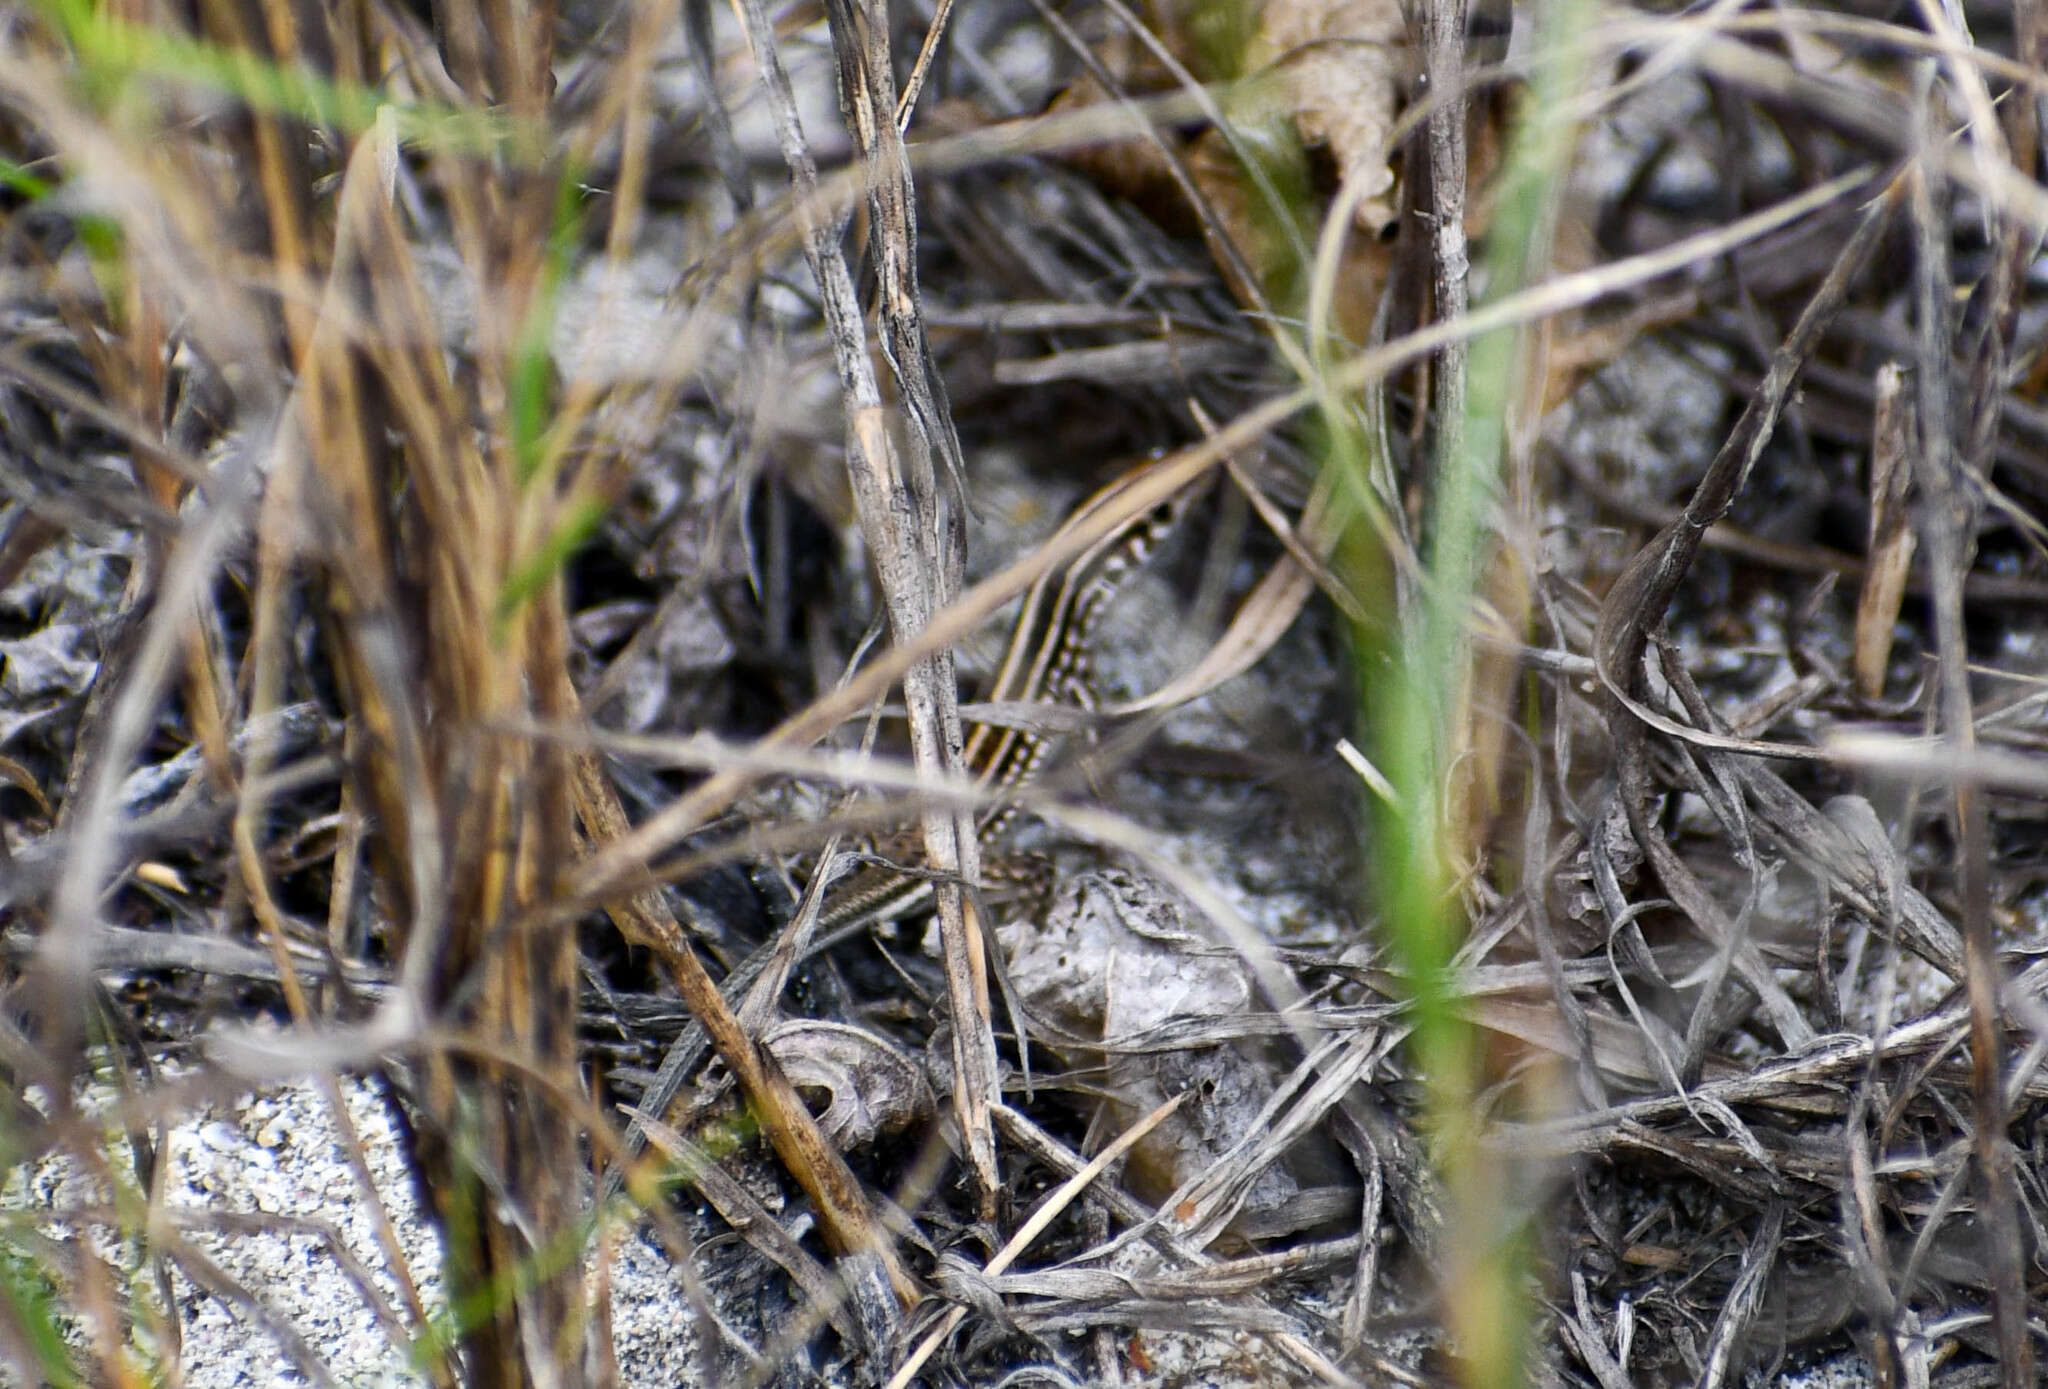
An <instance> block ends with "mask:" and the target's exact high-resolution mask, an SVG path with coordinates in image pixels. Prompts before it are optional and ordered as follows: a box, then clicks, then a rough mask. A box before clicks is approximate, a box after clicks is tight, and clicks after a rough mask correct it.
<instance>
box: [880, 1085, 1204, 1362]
mask: <svg viewBox="0 0 2048 1389" xmlns="http://www.w3.org/2000/svg"><path fill="white" fill-rule="evenodd" d="M1186 1099H1187V1096H1186V1095H1184V1094H1183V1095H1175V1096H1174V1097H1173V1098H1172V1099H1170V1100H1168V1101H1167V1102H1166V1103H1165V1104H1163V1105H1160V1106H1159V1108H1157V1109H1155V1110H1153V1111H1152V1112H1151V1113H1150V1114H1147V1115H1146V1116H1145V1117H1144V1118H1142V1119H1140V1120H1139V1121H1138V1122H1137V1123H1135V1124H1133V1125H1131V1126H1130V1127H1129V1128H1128V1129H1125V1130H1124V1131H1123V1132H1122V1133H1120V1134H1118V1135H1117V1136H1116V1139H1115V1141H1113V1142H1112V1143H1110V1144H1109V1146H1108V1147H1106V1148H1104V1149H1103V1150H1102V1151H1101V1152H1099V1153H1097V1154H1096V1155H1095V1156H1094V1157H1093V1158H1091V1159H1089V1162H1088V1165H1087V1166H1086V1167H1084V1168H1082V1169H1081V1170H1080V1171H1079V1172H1076V1173H1075V1174H1074V1175H1073V1176H1071V1177H1069V1178H1067V1180H1066V1181H1065V1182H1064V1183H1062V1184H1061V1185H1060V1187H1059V1189H1058V1190H1056V1191H1054V1192H1053V1193H1052V1194H1051V1195H1049V1196H1047V1197H1046V1198H1045V1199H1044V1200H1043V1201H1041V1202H1039V1203H1038V1207H1037V1209H1036V1210H1034V1211H1032V1213H1031V1217H1030V1218H1029V1219H1028V1220H1026V1221H1025V1222H1024V1224H1023V1225H1022V1226H1021V1227H1020V1228H1019V1229H1018V1231H1017V1233H1016V1234H1014V1235H1012V1236H1011V1237H1010V1238H1009V1240H1008V1241H1007V1242H1006V1243H1005V1244H1004V1245H1003V1247H1002V1248H1001V1249H1000V1250H998V1251H996V1254H995V1256H994V1257H993V1258H991V1259H990V1260H989V1261H988V1266H987V1269H986V1270H985V1271H986V1272H987V1273H988V1274H989V1275H991V1276H993V1275H995V1274H998V1273H1001V1272H1002V1271H1003V1270H1004V1269H1006V1268H1008V1267H1009V1266H1010V1265H1011V1264H1012V1263H1014V1262H1015V1261H1016V1260H1017V1257H1018V1256H1019V1255H1021V1254H1022V1253H1023V1252H1024V1251H1025V1250H1027V1249H1029V1248H1030V1247H1031V1245H1032V1243H1033V1242H1034V1241H1035V1240H1036V1239H1037V1238H1038V1237H1039V1236H1040V1235H1041V1234H1043V1233H1044V1232H1045V1228H1046V1227H1047V1226H1048V1225H1050V1224H1052V1222H1053V1221H1054V1220H1055V1219H1056V1218H1057V1217H1058V1216H1059V1214H1060V1212H1061V1211H1063V1210H1065V1209H1066V1208H1067V1207H1068V1206H1070V1205H1072V1204H1073V1202H1074V1198H1075V1197H1077V1196H1079V1195H1080V1194H1081V1193H1082V1192H1083V1191H1085V1190H1087V1189H1088V1187H1089V1186H1090V1185H1091V1184H1093V1183H1094V1181H1095V1180H1096V1179H1097V1178H1098V1177H1100V1176H1101V1175H1102V1174H1103V1173H1104V1172H1105V1171H1107V1170H1108V1169H1109V1168H1110V1166H1111V1165H1112V1164H1114V1163H1115V1162H1116V1160H1117V1159H1118V1158H1120V1157H1122V1156H1123V1155H1124V1154H1125V1153H1127V1152H1129V1151H1130V1150H1131V1148H1132V1146H1133V1145H1134V1144H1136V1143H1137V1142H1138V1140H1139V1139H1141V1138H1143V1137H1144V1136H1145V1135H1146V1134H1148V1133H1150V1132H1151V1131H1152V1130H1153V1129H1154V1128H1156V1127H1158V1126H1159V1125H1160V1124H1161V1123H1164V1122H1165V1120H1166V1118H1167V1116H1169V1115H1171V1114H1172V1113H1173V1112H1174V1111H1175V1110H1176V1109H1179V1108H1180V1107H1181V1105H1182V1103H1183V1102H1184V1101H1185V1100H1186ZM966 1315H967V1309H966V1308H964V1307H955V1308H954V1309H953V1310H952V1311H950V1312H948V1313H947V1314H946V1317H945V1320H943V1321H942V1322H940V1323H939V1325H938V1326H937V1327H936V1328H935V1329H934V1330H933V1331H932V1333H931V1334H930V1335H929V1336H926V1337H925V1338H924V1340H922V1341H920V1342H919V1343H918V1345H917V1349H915V1350H913V1351H912V1352H911V1353H910V1354H909V1355H908V1356H907V1357H906V1358H905V1359H904V1361H903V1363H902V1364H901V1365H899V1366H898V1367H897V1368H896V1373H895V1374H894V1375H892V1376H890V1378H889V1389H908V1386H909V1384H910V1382H911V1381H912V1380H914V1379H916V1378H917V1372H918V1371H919V1370H920V1369H922V1368H923V1367H924V1363H925V1362H926V1361H927V1360H929V1359H931V1358H932V1353H933V1352H934V1351H936V1350H937V1349H938V1348H939V1346H940V1344H941V1343H943V1342H944V1341H945V1339H946V1337H948V1336H950V1335H952V1334H953V1329H954V1328H955V1327H957V1326H959V1325H960V1322H961V1320H962V1319H963V1318H965V1317H966Z"/></svg>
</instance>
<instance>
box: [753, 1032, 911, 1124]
mask: <svg viewBox="0 0 2048 1389" xmlns="http://www.w3.org/2000/svg"><path fill="white" fill-rule="evenodd" d="M761 1043H762V1045H763V1046H765V1047H766V1048H767V1049H768V1051H769V1053H770V1054H771V1055H773V1056H774V1057H775V1060H776V1061H777V1063H779V1064H780V1065H781V1067H782V1069H783V1072H784V1073H785V1074H786V1075H788V1077H789V1079H790V1083H791V1084H792V1085H795V1086H796V1087H797V1088H798V1089H799V1090H820V1091H823V1092H824V1093H825V1094H827V1095H829V1096H830V1097H831V1098H830V1102H829V1104H828V1105H827V1107H826V1109H825V1112H824V1113H823V1114H821V1115H819V1116H818V1123H819V1126H820V1127H822V1128H823V1129H824V1130H825V1136H826V1137H828V1138H830V1139H831V1140H832V1141H833V1143H835V1144H837V1145H838V1146H839V1148H840V1150H841V1151H842V1152H855V1151H858V1150H859V1149H861V1148H865V1147H866V1146H867V1145H868V1144H870V1143H872V1142H874V1141H875V1140H876V1139H877V1138H879V1137H882V1136H883V1135H885V1134H892V1133H901V1132H903V1131H904V1130H905V1129H908V1128H910V1127H911V1126H912V1125H913V1124H919V1123H924V1122H926V1121H928V1120H929V1119H930V1118H931V1117H932V1112H933V1109H934V1107H935V1106H934V1102H933V1099H932V1090H931V1086H930V1084H929V1083H928V1082H927V1081H926V1080H925V1076H924V1071H923V1070H922V1069H921V1068H920V1067H919V1066H918V1065H917V1063H916V1062H914V1061H912V1060H911V1059H910V1058H909V1057H907V1056H905V1055H904V1054H903V1053H902V1052H900V1051H898V1050H897V1049H896V1048H895V1047H893V1046H891V1045H890V1044H889V1043H887V1042H885V1041H883V1040H882V1039H881V1038H880V1037H878V1036H876V1035H875V1034H874V1033H872V1032H868V1031H866V1030H865V1029H862V1028H858V1027H850V1026H848V1025H847V1024H845V1023H836V1022H819V1021H817V1020H815V1019H810V1018H799V1019H796V1020H794V1021H791V1022H785V1023H782V1024H780V1025H779V1026H777V1027H774V1028H771V1029H769V1031H768V1033H767V1035H765V1036H764V1037H762V1039H761Z"/></svg>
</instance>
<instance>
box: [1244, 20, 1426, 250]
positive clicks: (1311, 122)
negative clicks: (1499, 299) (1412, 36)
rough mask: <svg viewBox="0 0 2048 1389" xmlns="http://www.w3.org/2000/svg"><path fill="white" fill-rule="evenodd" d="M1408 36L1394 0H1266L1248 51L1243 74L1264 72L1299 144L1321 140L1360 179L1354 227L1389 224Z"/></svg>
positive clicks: (1343, 171) (1349, 175) (1349, 178)
mask: <svg viewBox="0 0 2048 1389" xmlns="http://www.w3.org/2000/svg"><path fill="white" fill-rule="evenodd" d="M1407 36H1408V26H1407V21H1406V20H1405V19H1404V18H1403V17H1402V15H1401V6H1400V4H1399V3H1398V0H1267V4H1266V7H1265V10H1264V12H1263V13H1262V14H1261V15H1260V17H1259V30H1258V33H1257V34H1256V35H1255V36H1254V37H1253V39H1252V42H1251V44H1250V46H1249V49H1248V50H1247V52H1246V54H1245V71H1246V72H1247V73H1254V74H1258V73H1263V74H1266V75H1267V80H1268V81H1270V82H1272V83H1273V84H1274V85H1273V86H1272V87H1270V88H1267V90H1269V91H1270V93H1271V95H1270V96H1269V98H1268V100H1270V101H1271V102H1273V103H1274V104H1275V107H1276V109H1277V110H1284V111H1286V112H1290V113H1292V115H1293V117H1294V124H1295V129H1296V130H1297V131H1298V132H1299V134H1300V136H1301V142H1302V144H1303V145H1305V146H1309V147H1311V148H1313V147H1315V146H1319V145H1320V146H1326V147H1327V148H1328V149H1329V151H1330V154H1331V156H1332V157H1333V158H1334V159H1335V161H1336V164H1337V171H1338V173H1339V174H1340V175H1341V176H1342V177H1343V179H1344V180H1345V182H1347V183H1351V182H1354V181H1355V182H1357V183H1358V184H1360V185H1361V187H1362V192H1363V194H1364V196H1363V197H1362V198H1361V199H1360V200H1359V203H1358V211H1357V214H1356V216H1357V221H1358V225H1359V226H1360V227H1362V228H1364V229H1365V230H1366V231H1368V232H1372V233H1374V234H1377V233H1378V232H1379V231H1380V230H1381V229H1382V228H1384V227H1386V226H1387V225H1389V224H1390V223H1392V222H1393V220H1394V204H1395V199H1394V196H1393V190H1394V171H1393V169H1392V168H1391V167H1390V165H1389V164H1388V158H1387V156H1388V153H1389V151H1388V148H1387V139H1388V136H1389V135H1390V134H1391V133H1392V132H1393V128H1394V119H1395V117H1396V116H1397V115H1398V114H1399V112H1400V108H1401V77H1402V74H1403V72H1404V71H1405V70H1406V68H1407V66H1408V62H1409V59H1408V51H1407ZM1260 85H1261V87H1264V86H1265V84H1264V83H1261V84H1260Z"/></svg>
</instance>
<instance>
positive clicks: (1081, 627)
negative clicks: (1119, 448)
mask: <svg viewBox="0 0 2048 1389" xmlns="http://www.w3.org/2000/svg"><path fill="white" fill-rule="evenodd" d="M1142 467H1143V465H1140V467H1139V468H1138V469H1133V470H1132V471H1131V472H1130V473H1126V474H1124V475H1123V476H1121V477H1119V478H1117V479H1116V480H1115V481H1114V482H1111V483H1110V484H1108V485H1107V486H1105V487H1103V488H1102V489H1100V490H1099V491H1097V492H1095V493H1094V494H1092V495H1091V496H1090V497H1089V498H1088V499H1087V500H1086V501H1084V502H1082V503H1081V505H1080V506H1079V507H1077V508H1075V510H1074V512H1073V514H1072V515H1071V516H1069V517H1068V518H1067V521H1066V523H1065V525H1064V526H1063V527H1062V529H1063V530H1064V529H1067V528H1071V527H1076V526H1081V525H1085V524H1087V523H1088V522H1089V521H1090V520H1091V519H1092V518H1093V517H1095V516H1097V515H1099V514H1100V513H1101V512H1102V511H1103V510H1104V509H1106V508H1108V507H1110V506H1112V505H1114V504H1115V502H1116V501H1117V499H1118V498H1119V497H1121V496H1122V495H1123V493H1124V492H1125V491H1126V490H1127V489H1128V488H1129V487H1130V485H1131V481H1132V478H1133V476H1134V475H1135V474H1136V473H1137V472H1139V471H1142ZM1199 490H1200V489H1199V488H1196V487H1189V488H1184V489H1182V490H1181V491H1180V492H1178V493H1176V494H1174V495H1173V496H1172V497H1170V498H1168V499H1167V500H1166V501H1164V502H1162V503H1160V504H1159V505H1158V506H1156V507H1153V508H1152V509H1151V510H1150V511H1146V512H1142V513H1140V514H1139V515H1137V516H1134V517H1132V518H1131V519H1130V520H1128V521H1126V522H1125V523H1124V524H1123V525H1121V526H1118V527H1117V528H1116V529H1114V530H1111V531H1109V532H1108V533H1107V534H1105V535H1103V536H1102V538H1101V539H1099V540H1097V541H1096V542H1095V543H1094V544H1093V545H1091V546H1089V547H1088V549H1086V550H1084V551H1082V552H1081V554H1080V555H1078V556H1076V557H1075V558H1074V559H1073V560H1072V561H1071V562H1069V563H1068V564H1067V565H1065V566H1064V567H1063V568H1061V569H1057V570H1054V571H1053V572H1051V573H1049V574H1046V575H1044V576H1043V577H1041V578H1040V579H1039V580H1038V582H1037V583H1035V584H1033V585H1032V586H1031V588H1030V589H1029V591H1027V592H1026V594H1025V596H1024V604H1023V607H1022V608H1021V609H1020V610H1019V612H1018V615H1017V619H1016V622H1015V624H1014V625H1013V626H1012V627H1011V629H1010V640H1009V644H1008V645H1007V646H1006V647H1005V649H1004V652H1003V660H1002V664H1001V665H1000V666H998V667H997V670H996V674H995V678H994V679H993V681H992V682H991V683H990V685H989V687H988V689H987V690H986V692H985V693H984V695H983V698H984V699H985V700H986V701H989V702H1006V703H1027V702H1032V701H1047V702H1076V701H1078V700H1080V699H1082V698H1084V697H1085V695H1086V692H1087V687H1088V684H1089V676H1088V664H1089V662H1088V651H1089V647H1090V645H1091V643H1092V641H1093V638H1094V635H1095V629H1096V628H1097V626H1098V625H1099V624H1100V622H1101V620H1102V616H1103V614H1104V613H1105V612H1106V611H1107V610H1108V607H1109V604H1110V601H1111V600H1112V599H1113V598H1114V597H1115V596H1116V594H1117V593H1118V591H1119V590H1120V589H1121V588H1122V587H1123V585H1124V584H1125V583H1126V582H1128V581H1129V579H1130V577H1131V576H1132V575H1133V574H1135V573H1136V572H1137V571H1138V570H1139V569H1141V568H1143V567H1144V565H1145V564H1146V562H1147V561H1148V560H1150V559H1151V557H1152V556H1153V555H1154V554H1156V553H1158V551H1159V549H1160V547H1161V546H1162V545H1164V544H1165V543H1166V541H1167V540H1168V538H1169V537H1171V536H1172V534H1173V533H1174V531H1175V530H1176V529H1178V528H1179V526H1180V524H1181V522H1182V521H1183V520H1184V519H1185V518H1186V516H1187V513H1188V510H1189V508H1190V507H1191V506H1192V505H1193V504H1194V500H1195V497H1196V494H1197V492H1198V491H1199ZM1053 746H1054V740H1053V739H1052V738H1049V737H1047V736H1046V735H1044V734H1043V733H1039V732H1036V731H1033V730H1029V729H1021V728H1011V727H998V726H995V725H991V724H976V725H975V727H974V729H973V731H972V732H971V733H970V734H969V735H968V739H967V745H966V748H965V749H964V754H965V761H966V764H967V766H968V768H969V769H970V770H971V771H972V772H973V773H974V774H975V777H976V780H977V781H978V783H979V784H980V785H981V787H982V788H983V789H984V790H987V791H990V792H992V793H995V794H997V795H1001V794H1002V793H1005V792H1011V791H1014V790H1016V789H1018V788H1019V787H1021V786H1023V785H1024V784H1026V783H1027V782H1029V781H1030V780H1031V779H1032V778H1033V777H1035V776H1037V775H1038V773H1039V771H1040V770H1041V769H1042V767H1043V766H1044V764H1045V761H1046V759H1047V758H1048V757H1050V756H1051V753H1052V748H1053ZM1015 813H1016V807H1015V806H1014V805H996V806H993V807H990V808H988V809H984V810H983V811H982V812H981V813H980V816H979V818H978V819H977V821H976V833H977V835H978V836H979V837H980V839H981V840H982V842H983V843H984V844H986V843H988V842H990V841H991V840H992V839H994V838H995V837H996V836H998V835H1000V834H1001V833H1002V831H1003V829H1004V828H1005V827H1006V826H1007V825H1008V823H1009V821H1010V820H1011V819H1012V818H1013V817H1014V815H1015ZM930 896H931V883H930V881H929V880H928V879H926V878H923V877H920V876H918V875H916V874H912V873H902V872H896V871H894V870H891V869H888V868H883V867H879V866H877V867H871V868H864V869H861V870H858V871H856V872H855V873H853V874H852V875H851V876H850V877H849V878H848V879H847V880H846V881H845V882H844V883H842V884H841V885H840V886H838V887H836V888H835V889H834V890H833V892H832V895H831V897H830V899H829V900H828V901H827V902H826V904H825V907H824V909H823V912H822V918H823V924H824V925H825V926H827V927H828V928H833V927H840V926H844V925H847V924H850V923H851V922H853V921H856V920H859V919H862V918H871V919H875V920H883V919H888V918H893V917H900V916H904V915H908V914H909V913H910V912H912V911H914V910H916V909H917V908H918V907H920V906H922V905H923V904H924V902H926V901H927V900H929V898H930Z"/></svg>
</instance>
